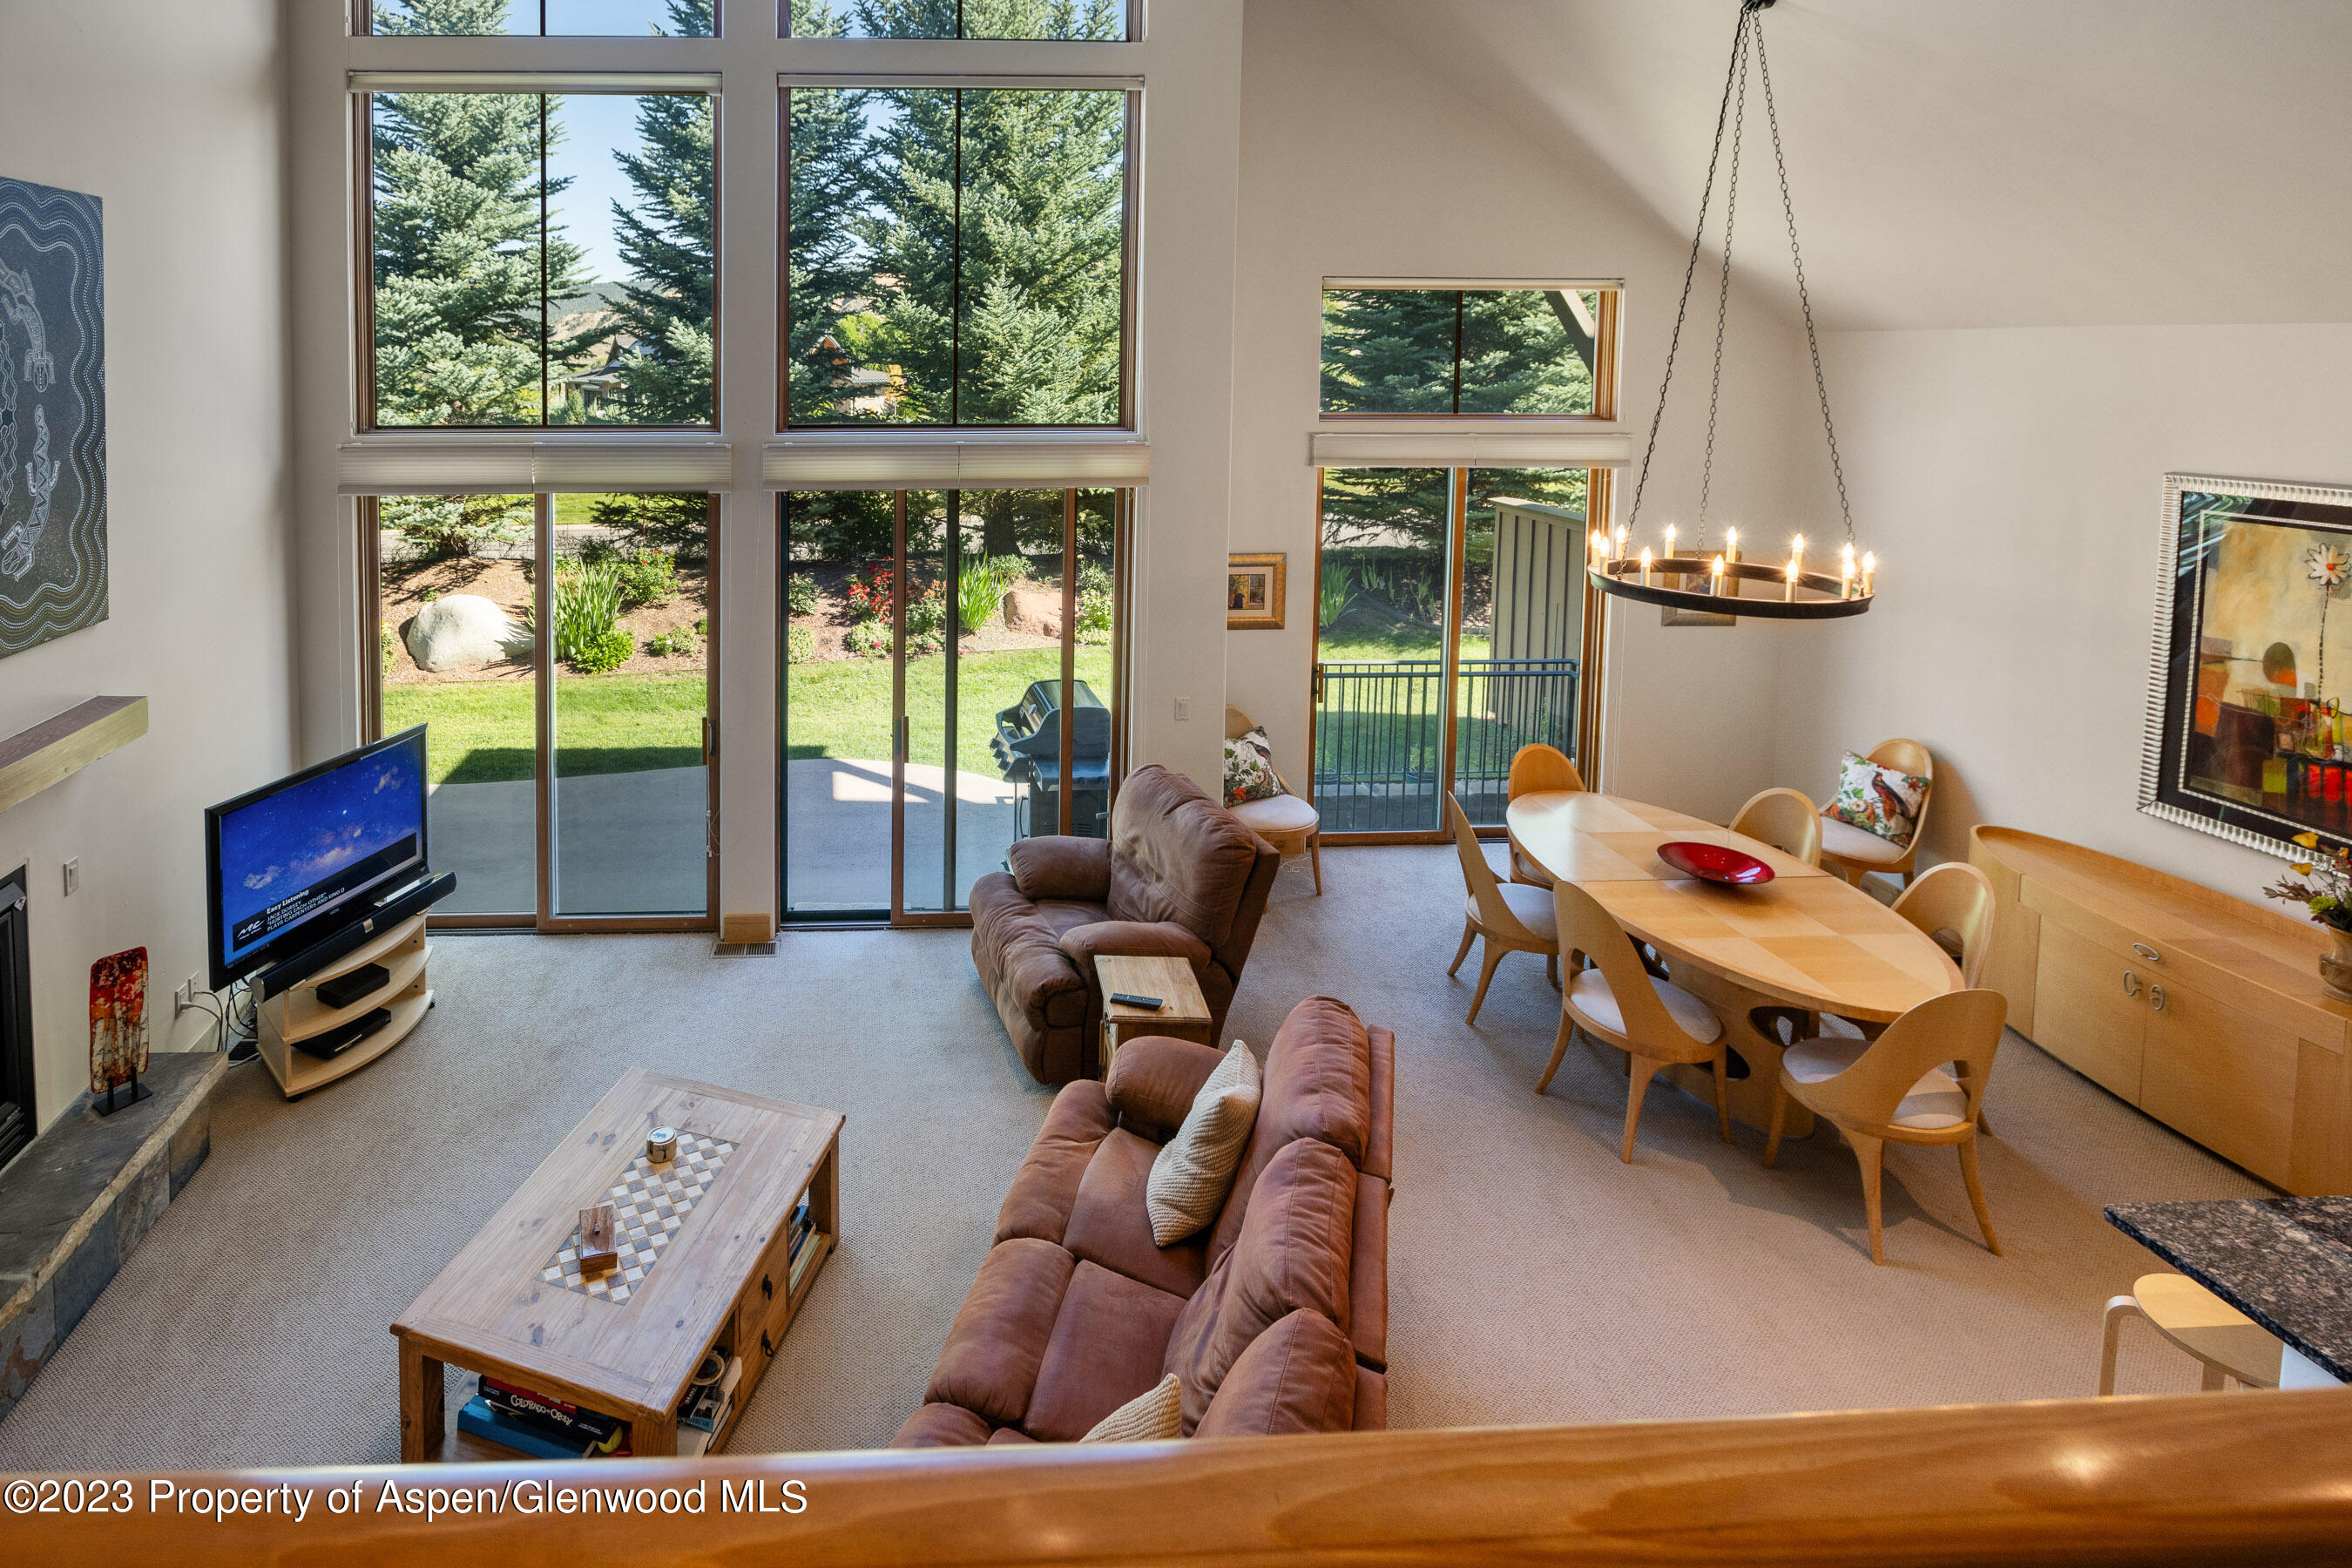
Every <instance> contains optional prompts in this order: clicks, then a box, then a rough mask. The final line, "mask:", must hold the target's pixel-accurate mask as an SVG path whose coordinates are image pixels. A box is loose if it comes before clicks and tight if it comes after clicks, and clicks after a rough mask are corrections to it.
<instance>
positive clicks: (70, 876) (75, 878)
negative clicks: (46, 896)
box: [66, 855, 81, 899]
mask: <svg viewBox="0 0 2352 1568" xmlns="http://www.w3.org/2000/svg"><path fill="white" fill-rule="evenodd" d="M80 891H81V857H80V856H79V855H77V856H75V857H74V858H72V859H70V860H68V861H67V862H66V897H67V898H68V899H70V898H72V897H73V896H74V895H75V894H76V893H79V892H80Z"/></svg>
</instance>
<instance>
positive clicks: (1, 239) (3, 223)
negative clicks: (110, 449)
mask: <svg viewBox="0 0 2352 1568" xmlns="http://www.w3.org/2000/svg"><path fill="white" fill-rule="evenodd" d="M103 265H104V254H103V250H102V247H101V242H100V221H99V204H98V198H97V197H96V196H90V195H82V194H81V193H79V192H78V191H60V190H58V189H56V188H55V187H53V186H49V185H36V184H27V183H26V182H25V181H22V180H11V179H5V178H0V658H5V656H7V655H9V654H12V653H22V652H23V651H24V650H25V649H26V648H28V647H37V645H39V644H41V643H45V642H47V641H48V640H49V639H50V638H51V637H63V636H65V635H66V633H68V632H73V631H79V630H80V629H81V628H82V627H84V626H95V625H97V624H98V623H99V622H100V621H102V620H104V619H106V320H105V308H106V289H105V273H104V270H103Z"/></svg>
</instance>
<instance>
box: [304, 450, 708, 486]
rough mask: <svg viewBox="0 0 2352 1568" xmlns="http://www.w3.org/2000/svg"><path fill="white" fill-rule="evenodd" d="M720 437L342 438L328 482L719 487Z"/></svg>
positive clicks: (346, 483)
mask: <svg viewBox="0 0 2352 1568" xmlns="http://www.w3.org/2000/svg"><path fill="white" fill-rule="evenodd" d="M734 474H735V459H734V457H733V455H732V452H731V450H730V447H728V444H727V443H726V442H724V441H707V440H706V441H679V440H667V441H616V440H610V439H606V440H600V441H596V442H593V443H591V442H581V441H533V440H526V439H514V438H500V437H490V438H488V439H482V438H472V439H463V438H458V437H432V436H417V437H407V436H397V437H376V438H374V439H372V440H367V441H353V442H349V443H346V444H345V445H344V446H343V447H341V449H340V451H339V452H338V453H337V454H336V464H335V481H336V486H337V488H338V489H340V490H341V493H342V494H344V495H347V496H369V495H466V494H473V495H505V494H512V493H516V492H520V491H525V490H578V491H589V492H595V491H603V490H711V489H725V488H726V486H727V485H728V484H729V482H730V481H731V480H732V479H733V478H734Z"/></svg>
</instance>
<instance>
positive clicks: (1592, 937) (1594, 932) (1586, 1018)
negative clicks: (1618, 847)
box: [1536, 882, 1731, 1165]
mask: <svg viewBox="0 0 2352 1568" xmlns="http://www.w3.org/2000/svg"><path fill="white" fill-rule="evenodd" d="M1551 895H1552V899H1553V900H1554V902H1555V904H1556V907H1557V909H1558V911H1559V913H1558V919H1557V925H1558V928H1559V941H1560V948H1561V950H1562V952H1565V953H1566V954H1567V955H1568V958H1569V964H1568V974H1569V982H1568V989H1567V991H1566V992H1565V993H1564V994H1562V995H1561V997H1560V1001H1559V1034H1558V1035H1556V1036H1555V1037H1553V1039H1552V1043H1551V1061H1550V1062H1549V1064H1548V1065H1547V1066H1546V1067H1545V1068H1544V1070H1543V1077H1541V1078H1539V1079H1537V1080H1536V1092H1537V1093H1538V1094H1541V1093H1542V1092H1543V1091H1544V1090H1545V1089H1549V1087H1550V1086H1551V1075H1552V1074H1554V1073H1556V1072H1558V1071H1559V1063H1560V1058H1562V1057H1564V1056H1566V1055H1567V1054H1568V1042H1569V1041H1570V1039H1571V1038H1573V1037H1574V1036H1575V1034H1576V1031H1577V1030H1579V1029H1581V1030H1583V1031H1584V1032H1585V1033H1586V1034H1588V1035H1590V1036H1591V1037H1593V1038H1594V1039H1596V1040H1599V1041H1601V1042H1602V1043H1603V1044H1605V1045H1612V1046H1614V1047H1617V1048H1618V1049H1619V1050H1621V1051H1623V1052H1624V1053H1625V1057H1626V1073H1627V1076H1628V1079H1629V1081H1628V1082H1627V1084H1626V1086H1625V1141H1624V1143H1623V1145H1622V1147H1620V1148H1619V1150H1618V1151H1617V1157H1618V1158H1619V1159H1621V1160H1622V1161H1624V1162H1625V1163H1627V1164H1629V1165H1630V1164H1632V1163H1633V1133H1634V1131H1635V1130H1636V1129H1637V1128H1638V1127H1639V1126H1640V1125H1641V1121H1642V1098H1643V1095H1645V1094H1647V1093H1648V1092H1649V1089H1650V1079H1653V1078H1654V1077H1656V1076H1657V1073H1658V1069H1660V1068H1664V1067H1670V1066H1673V1065H1675V1063H1679V1062H1689V1063H1693V1064H1696V1063H1700V1062H1705V1063H1706V1064H1707V1065H1708V1066H1710V1067H1712V1068H1714V1069H1715V1116H1716V1121H1717V1126H1718V1128H1719V1130H1720V1131H1721V1132H1722V1135H1723V1141H1724V1142H1727V1143H1728V1142H1731V1100H1730V1062H1729V1060H1728V1058H1727V1057H1726V1055H1725V1048H1726V1047H1727V1043H1728V1042H1727V1037H1726V1034H1725V1030H1724V1027H1723V1020H1722V1019H1721V1018H1719V1017H1717V1016H1716V1013H1715V1009H1714V1008H1712V1007H1710V1006H1708V1005H1706V1003H1705V1002H1702V1001H1700V1000H1699V999H1698V998H1697V997H1696V996H1694V995H1692V994H1690V993H1689V992H1687V991H1685V990H1684V989H1683V988H1682V987H1681V986H1679V985H1676V984H1674V982H1672V981H1670V980H1660V979H1658V978H1657V977H1656V976H1655V975H1654V974H1652V973H1650V972H1649V971H1648V970H1646V969H1644V968H1643V967H1642V956H1641V952H1640V951H1639V950H1638V949H1636V948H1635V947H1634V945H1633V938H1632V937H1630V936H1628V935H1627V934H1626V933H1625V930H1624V928H1623V927H1622V926H1620V925H1619V924H1618V923H1617V922H1616V921H1615V920H1614V919H1612V918H1611V916H1610V913H1609V911H1608V910H1604V909H1602V908H1601V905H1600V902H1599V901H1598V900H1595V899H1594V898H1593V896H1592V895H1591V894H1590V893H1588V892H1586V891H1585V890H1584V889H1581V888H1580V887H1578V886H1577V885H1576V884H1575V883H1573V882H1558V883H1555V884H1553V886H1552V890H1551ZM1580 958H1590V959H1591V960H1592V963H1593V967H1591V968H1589V969H1588V968H1586V967H1584V966H1583V965H1582V963H1580V962H1579V959H1580Z"/></svg>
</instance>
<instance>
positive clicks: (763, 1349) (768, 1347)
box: [760, 1329, 776, 1361]
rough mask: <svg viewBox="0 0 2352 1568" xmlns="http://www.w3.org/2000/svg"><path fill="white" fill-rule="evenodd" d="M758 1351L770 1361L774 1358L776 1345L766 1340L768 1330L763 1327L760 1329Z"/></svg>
mask: <svg viewBox="0 0 2352 1568" xmlns="http://www.w3.org/2000/svg"><path fill="white" fill-rule="evenodd" d="M760 1353H761V1355H763V1356H766V1357H767V1358H768V1359H769V1360H770V1361H773V1360H774V1359H775V1358H776V1347H775V1346H773V1345H772V1344H770V1343H769V1342H768V1331H767V1330H765V1329H761V1331H760Z"/></svg>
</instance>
